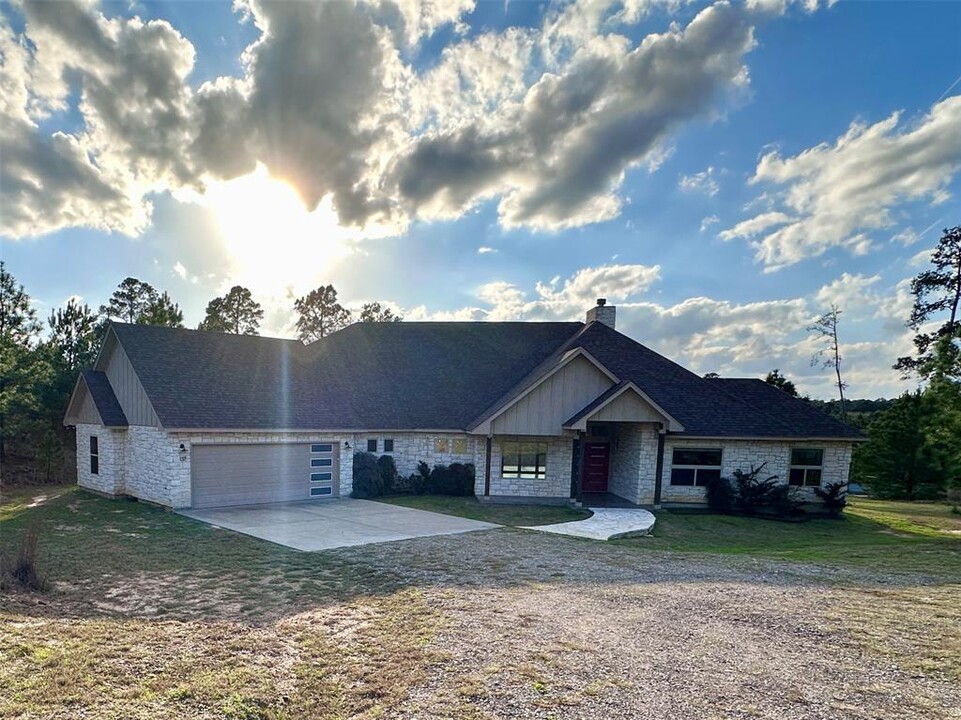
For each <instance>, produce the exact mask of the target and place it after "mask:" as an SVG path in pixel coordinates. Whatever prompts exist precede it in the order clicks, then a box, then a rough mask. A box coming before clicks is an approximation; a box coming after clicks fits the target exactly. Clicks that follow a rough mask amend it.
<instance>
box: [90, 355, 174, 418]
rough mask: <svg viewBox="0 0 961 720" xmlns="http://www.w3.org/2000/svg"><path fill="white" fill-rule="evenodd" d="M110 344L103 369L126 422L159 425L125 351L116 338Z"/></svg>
mask: <svg viewBox="0 0 961 720" xmlns="http://www.w3.org/2000/svg"><path fill="white" fill-rule="evenodd" d="M112 345H113V347H112V348H110V354H109V357H108V358H107V360H106V366H105V367H104V368H103V371H104V372H105V373H106V374H107V379H108V380H110V385H111V386H112V387H113V392H114V394H115V395H116V396H117V401H118V402H119V403H120V407H121V408H123V412H124V414H125V415H126V416H127V422H128V423H130V424H131V425H149V426H152V427H160V419H159V418H158V417H157V413H155V412H154V409H153V406H152V405H151V404H150V399H149V398H148V397H147V393H146V392H145V391H144V389H143V385H142V384H141V383H140V378H138V377H137V373H136V372H135V371H134V369H133V365H131V364H130V360H129V359H128V358H127V353H125V352H124V351H123V348H122V347H121V346H120V344H119V343H118V342H116V340H114V342H113V343H112Z"/></svg>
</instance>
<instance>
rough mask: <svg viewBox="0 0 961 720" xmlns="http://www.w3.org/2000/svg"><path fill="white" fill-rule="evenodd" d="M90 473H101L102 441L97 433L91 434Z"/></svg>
mask: <svg viewBox="0 0 961 720" xmlns="http://www.w3.org/2000/svg"><path fill="white" fill-rule="evenodd" d="M90 474H91V475H99V474H100V441H99V440H98V439H97V436H96V435H91V436H90Z"/></svg>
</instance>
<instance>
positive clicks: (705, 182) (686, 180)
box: [677, 167, 721, 197]
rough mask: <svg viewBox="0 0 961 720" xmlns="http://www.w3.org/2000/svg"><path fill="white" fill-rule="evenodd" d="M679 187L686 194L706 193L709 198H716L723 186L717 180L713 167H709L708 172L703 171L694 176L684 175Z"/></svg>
mask: <svg viewBox="0 0 961 720" xmlns="http://www.w3.org/2000/svg"><path fill="white" fill-rule="evenodd" d="M677 185H678V187H679V188H681V190H684V191H685V192H698V193H704V194H705V195H707V196H708V197H714V196H715V195H717V194H718V192H719V191H720V190H721V186H720V185H718V183H717V180H716V179H715V173H714V168H713V167H708V168H707V170H702V171H701V172H699V173H694V174H693V175H684V176H682V177H681V179H680V181H678V184H677Z"/></svg>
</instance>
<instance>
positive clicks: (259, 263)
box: [197, 164, 356, 294]
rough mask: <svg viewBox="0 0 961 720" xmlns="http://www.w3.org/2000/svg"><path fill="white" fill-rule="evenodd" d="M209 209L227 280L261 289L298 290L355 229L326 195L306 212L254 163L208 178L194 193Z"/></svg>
mask: <svg viewBox="0 0 961 720" xmlns="http://www.w3.org/2000/svg"><path fill="white" fill-rule="evenodd" d="M197 201H198V202H200V204H202V205H204V206H205V207H207V208H208V209H209V210H210V211H212V212H213V214H214V217H215V220H216V224H217V227H218V229H219V233H220V239H221V241H222V243H223V246H224V249H225V251H226V254H227V258H228V262H229V264H230V267H229V268H227V269H226V270H227V272H226V273H225V274H227V275H229V276H230V277H231V280H232V282H238V283H240V284H243V285H245V286H246V287H249V288H250V289H251V290H253V291H255V292H260V293H263V294H278V293H280V292H281V291H282V290H285V289H287V288H290V289H292V290H293V291H294V292H298V293H299V292H304V291H306V290H307V289H310V288H312V287H313V285H314V284H316V283H318V282H320V281H321V280H323V281H324V282H331V281H332V278H331V279H324V275H325V272H327V271H329V270H330V268H331V266H332V265H333V264H334V263H335V262H336V261H337V260H339V259H341V258H343V257H344V256H345V255H347V254H348V253H349V252H350V245H349V243H350V240H351V238H352V236H354V235H356V233H355V232H352V231H351V230H349V229H347V228H343V227H341V226H340V225H339V223H338V221H337V213H336V211H335V210H334V208H333V206H332V203H331V201H330V197H329V196H328V197H326V198H324V199H323V200H322V201H321V203H320V204H319V205H318V206H317V208H316V209H314V210H313V211H310V212H308V211H307V209H306V208H305V207H304V204H303V202H302V201H301V200H300V198H299V197H298V195H297V192H296V191H295V190H294V188H292V187H291V186H290V185H288V184H287V183H284V182H282V181H280V180H277V179H276V178H272V177H270V174H269V173H268V171H267V168H266V167H264V166H263V165H261V164H258V166H257V169H256V170H255V171H254V172H252V173H250V174H249V175H244V176H242V177H239V178H235V179H233V180H226V181H215V182H211V183H208V185H207V187H206V190H205V192H204V193H203V195H202V196H199V197H198V198H197Z"/></svg>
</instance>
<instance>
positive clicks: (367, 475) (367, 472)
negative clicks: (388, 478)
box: [350, 452, 384, 499]
mask: <svg viewBox="0 0 961 720" xmlns="http://www.w3.org/2000/svg"><path fill="white" fill-rule="evenodd" d="M383 494H384V481H383V478H382V476H381V474H380V467H379V466H378V464H377V458H376V457H374V455H373V453H369V452H358V453H354V489H353V491H352V492H351V493H350V496H351V497H355V498H361V499H366V498H375V497H380V496H381V495H383Z"/></svg>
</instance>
